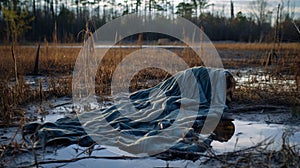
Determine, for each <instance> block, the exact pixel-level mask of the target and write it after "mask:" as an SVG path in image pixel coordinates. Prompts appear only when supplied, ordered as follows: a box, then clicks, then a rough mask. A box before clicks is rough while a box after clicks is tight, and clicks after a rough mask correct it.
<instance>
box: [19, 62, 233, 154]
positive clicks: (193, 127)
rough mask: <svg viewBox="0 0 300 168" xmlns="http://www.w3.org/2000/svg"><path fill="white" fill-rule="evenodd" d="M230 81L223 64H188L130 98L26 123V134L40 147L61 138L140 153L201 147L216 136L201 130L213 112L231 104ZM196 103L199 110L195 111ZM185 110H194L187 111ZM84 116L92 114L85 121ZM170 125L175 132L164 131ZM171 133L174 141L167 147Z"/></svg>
mask: <svg viewBox="0 0 300 168" xmlns="http://www.w3.org/2000/svg"><path fill="white" fill-rule="evenodd" d="M191 81H192V82H191ZM193 81H196V82H193ZM223 85H224V86H223ZM225 85H226V82H225V71H224V70H216V69H207V68H205V67H195V68H191V69H187V70H185V71H182V72H178V73H177V74H175V75H173V76H172V77H170V78H169V79H167V80H165V81H163V82H161V83H159V84H158V85H157V86H155V87H152V88H149V89H145V90H140V91H137V92H134V93H131V94H130V95H127V96H128V97H127V98H128V100H129V102H126V101H119V102H118V101H116V102H114V103H113V105H111V106H109V107H105V108H103V109H100V110H99V109H97V110H93V111H89V112H87V113H83V114H79V115H80V116H79V117H75V118H68V117H65V118H62V119H59V120H57V121H56V122H54V123H44V124H39V123H31V124H29V125H26V126H25V127H24V137H25V139H26V140H27V142H29V143H33V144H34V145H35V146H36V147H42V146H46V145H60V144H64V145H69V144H79V145H81V146H90V145H92V144H93V143H95V142H97V143H98V144H99V145H102V144H101V143H103V144H105V145H112V146H117V147H119V148H120V149H123V150H125V151H128V152H132V153H135V154H136V153H147V152H148V153H150V154H154V153H155V152H157V151H160V150H164V149H165V150H167V149H169V148H171V149H172V150H177V151H194V152H202V151H204V150H205V148H204V146H207V145H209V144H210V142H211V141H212V140H211V139H210V138H209V134H208V135H205V136H202V135H201V134H199V133H200V131H199V130H201V128H202V127H203V125H204V121H205V119H206V118H207V115H208V114H209V115H212V116H220V115H222V112H223V110H225V109H226V108H227V106H226V105H225V99H226V98H225V97H226V95H225V94H226V93H225V92H226V91H225V90H226V86H225ZM224 88H225V89H224ZM183 92H185V93H183ZM120 100H123V99H122V98H120ZM128 104H131V105H132V106H133V107H134V108H135V110H134V111H133V112H130V110H132V107H129V106H128ZM195 108H196V112H194V111H193V109H195ZM220 109H221V110H220ZM182 111H184V112H187V113H190V114H192V115H189V114H188V115H182V114H181V113H182ZM210 111H211V112H210ZM95 116H97V117H95ZM185 117H186V118H185ZM84 118H88V120H86V121H84ZM177 120H179V121H178V122H177ZM99 121H100V124H98V123H99ZM173 125H176V128H175V127H174V128H173V127H172V126H173ZM111 129H112V130H111ZM167 129H169V133H170V132H172V134H164V131H165V130H167ZM178 130H184V133H185V134H183V136H178V135H177V134H182V133H180V132H178ZM91 131H93V132H91ZM116 132H117V134H116ZM174 132H175V133H174ZM127 135H128V136H127ZM131 137H133V138H131ZM172 138H173V141H175V142H174V144H173V145H172V146H168V147H166V148H165V146H166V144H167V143H169V142H168V140H169V139H172ZM174 139H175V140H174ZM199 144H203V145H199ZM140 148H143V150H141V149H140ZM149 150H150V151H149Z"/></svg>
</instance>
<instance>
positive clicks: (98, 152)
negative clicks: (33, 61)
mask: <svg viewBox="0 0 300 168" xmlns="http://www.w3.org/2000/svg"><path fill="white" fill-rule="evenodd" d="M72 106H73V105H72V99H71V98H68V97H62V98H56V99H53V100H49V101H48V102H44V103H43V104H30V105H27V106H24V107H23V108H24V109H26V111H27V115H28V116H29V118H30V115H34V114H36V113H38V115H37V118H35V120H36V121H34V122H39V123H45V122H55V121H56V120H57V119H59V118H63V117H66V116H70V115H74V113H73V112H72ZM41 108H43V109H42V110H41ZM42 111H47V113H42ZM257 115H260V116H262V117H261V119H257ZM276 115H277V117H279V118H289V117H292V116H291V114H287V113H286V112H285V111H283V112H282V113H280V112H278V111H277V112H276V113H275V114H273V113H272V112H271V111H270V112H269V113H262V112H256V113H249V114H244V113H237V114H232V117H233V118H234V120H233V121H231V122H232V124H233V125H234V127H233V129H232V128H230V131H233V132H232V135H231V137H230V138H228V139H226V140H224V141H213V142H212V143H211V144H210V145H211V150H212V151H213V152H215V153H216V154H225V153H226V152H233V151H238V150H241V149H245V148H248V147H251V146H254V145H256V144H258V143H260V142H262V141H264V140H272V141H274V142H273V143H272V144H271V145H269V146H268V149H270V150H279V149H280V147H281V144H282V140H283V139H282V138H283V136H285V137H288V139H289V143H290V144H291V145H297V146H299V144H300V126H299V125H297V124H296V125H295V124H291V123H289V124H286V123H282V124H275V122H274V123H270V122H267V119H268V118H272V117H273V116H275V117H276ZM33 120H34V119H33ZM17 130H18V128H17V127H10V128H8V129H7V128H0V141H1V144H7V143H9V142H10V140H11V138H12V137H13V136H14V135H15V132H16V131H17ZM227 131H228V130H227ZM15 141H22V137H21V131H20V130H19V132H18V134H17V136H16V137H15ZM124 153H125V154H126V152H124V151H122V152H120V149H118V148H115V147H110V146H101V144H100V145H95V146H94V147H93V148H92V150H88V149H87V148H86V147H80V146H79V145H76V144H73V145H70V146H61V147H58V148H56V147H46V148H45V149H37V150H35V151H34V152H33V150H30V149H29V150H28V151H23V152H22V153H19V154H15V155H14V156H13V157H6V158H5V159H4V160H5V161H4V162H5V163H6V165H7V166H9V167H15V166H25V167H26V166H28V165H33V164H34V160H35V158H34V157H35V156H37V160H38V161H39V162H47V161H50V163H45V164H42V166H43V167H57V166H58V167H61V166H62V167H86V166H87V165H89V167H98V166H99V165H101V167H102V166H103V167H141V166H143V167H168V166H169V167H173V166H174V167H185V166H187V167H198V166H199V165H201V164H202V161H204V160H205V159H206V158H205V157H203V158H201V157H200V158H199V159H198V160H197V161H190V160H172V161H165V160H161V159H157V158H154V157H149V158H140V159H120V158H117V157H118V156H119V157H122V156H123V155H124ZM93 156H95V157H97V156H103V157H104V158H93ZM128 156H131V155H130V154H128ZM105 157H107V158H105ZM110 157H111V158H110ZM114 157H116V158H115V159H114ZM73 158H84V159H79V160H76V161H73V162H67V163H55V162H54V163H51V161H55V160H69V159H73Z"/></svg>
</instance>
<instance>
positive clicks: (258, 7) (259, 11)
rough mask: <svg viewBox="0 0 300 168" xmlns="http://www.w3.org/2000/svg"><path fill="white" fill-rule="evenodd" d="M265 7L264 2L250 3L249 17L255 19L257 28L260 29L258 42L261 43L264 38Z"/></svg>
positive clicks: (264, 0)
mask: <svg viewBox="0 0 300 168" xmlns="http://www.w3.org/2000/svg"><path fill="white" fill-rule="evenodd" d="M267 6H268V3H267V1H266V0H255V1H253V2H251V9H252V11H251V15H252V16H253V17H254V18H255V20H256V22H257V24H258V26H259V28H260V38H259V42H262V40H263V37H264V24H265V23H266V21H267V16H268V15H267V13H268V11H267Z"/></svg>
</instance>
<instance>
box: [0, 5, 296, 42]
mask: <svg viewBox="0 0 300 168" xmlns="http://www.w3.org/2000/svg"><path fill="white" fill-rule="evenodd" d="M249 5H252V8H251V9H252V12H251V14H245V13H243V12H241V11H238V12H236V13H235V12H234V3H233V2H231V3H230V4H228V6H229V8H228V9H227V8H226V9H227V10H230V13H231V16H230V17H226V16H225V14H224V8H223V11H213V10H212V11H210V10H209V9H210V7H211V6H214V4H212V3H210V1H209V0H185V1H184V2H181V3H179V4H177V5H174V0H125V1H124V3H116V1H115V0H110V1H109V0H93V1H88V0H66V1H58V0H41V1H37V0H12V1H11V0H0V9H1V11H0V30H1V31H0V43H9V42H11V41H12V40H15V41H18V42H21V43H26V42H29V43H30V42H37V41H43V40H47V41H48V42H81V41H82V35H81V33H80V32H82V30H84V29H86V23H88V27H89V29H90V30H91V31H94V30H95V29H97V28H99V27H100V26H102V25H104V24H105V23H107V22H109V21H111V20H113V19H114V18H117V17H120V16H122V15H125V14H128V13H138V14H144V13H150V14H152V15H154V14H161V15H165V16H168V17H169V19H172V15H179V16H182V17H185V18H187V19H189V20H191V21H192V22H194V23H195V24H196V25H198V26H199V27H201V28H202V29H203V30H204V32H205V33H206V34H207V35H208V37H209V38H210V39H211V40H213V41H227V40H228V41H238V42H270V41H274V40H275V39H277V40H280V41H282V42H300V32H299V29H298V30H297V28H299V27H300V19H299V18H298V19H294V11H293V10H292V9H293V8H292V7H290V3H288V6H284V5H285V4H268V3H267V1H266V0H253V3H250V4H249ZM271 5H275V6H274V8H275V9H277V10H274V11H268V10H267V9H268V8H267V7H268V6H271ZM277 5H278V6H277ZM272 7H273V6H272ZM277 7H278V8H277ZM170 16H171V17H170ZM152 36H153V37H152ZM162 37H163V36H162ZM143 38H147V39H151V40H157V39H158V38H161V36H157V34H151V33H148V34H147V35H146V37H145V36H144V37H143Z"/></svg>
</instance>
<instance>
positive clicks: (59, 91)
mask: <svg viewBox="0 0 300 168" xmlns="http://www.w3.org/2000/svg"><path fill="white" fill-rule="evenodd" d="M215 46H216V48H217V50H218V51H219V54H220V56H221V58H222V59H223V64H224V67H225V68H234V69H237V71H235V72H233V74H234V75H235V78H237V79H242V78H245V77H246V82H243V83H241V82H238V83H237V89H236V91H235V95H234V97H235V101H236V102H238V103H247V104H257V103H263V104H265V103H267V104H279V105H287V106H292V107H298V106H299V104H300V98H299V91H300V89H299V87H300V84H299V83H300V82H299V81H300V77H299V76H300V69H299V67H300V55H299V50H300V49H299V47H298V46H299V44H298V43H287V44H281V45H280V50H279V51H278V54H277V55H278V59H277V60H276V61H275V60H273V62H272V65H270V66H264V65H263V63H264V60H265V58H266V54H267V53H268V51H270V50H271V49H272V46H273V45H272V44H248V43H244V44H215ZM80 49H81V48H80V47H78V46H76V47H74V46H72V45H70V44H68V45H63V46H59V45H57V44H52V45H49V44H48V43H47V42H44V43H43V44H42V45H41V48H40V51H39V52H40V53H39V66H38V67H39V69H38V72H35V74H36V73H37V74H38V75H40V76H45V77H46V78H47V81H46V82H42V81H39V80H36V81H35V83H36V84H35V87H32V86H30V84H29V83H28V82H26V79H25V77H26V76H30V75H33V73H32V72H33V71H34V70H35V71H37V70H36V69H34V68H35V66H36V65H35V55H36V51H37V46H16V47H15V56H16V58H17V59H18V62H17V63H18V64H17V68H18V77H19V80H20V81H19V85H16V81H15V80H14V78H13V77H14V74H15V73H14V61H13V59H11V57H10V56H9V55H10V47H9V46H0V71H1V72H2V73H1V74H0V76H1V79H0V104H1V106H0V115H1V118H2V120H1V121H0V125H6V124H7V125H10V124H12V121H15V119H17V118H18V117H19V116H22V115H23V114H22V113H23V112H22V111H21V110H18V105H20V104H26V103H28V102H32V101H43V100H45V99H47V98H49V97H59V96H70V95H71V92H72V90H71V86H72V78H71V75H72V71H73V68H74V64H75V61H76V58H77V56H78V54H79V51H80ZM138 49H139V48H112V49H110V50H108V52H107V53H106V54H105V56H104V59H102V61H101V63H99V64H100V65H101V66H99V67H98V71H97V74H96V79H95V83H96V94H97V95H108V94H110V84H111V78H112V75H113V73H114V70H115V68H116V66H117V65H118V64H119V63H120V62H121V60H122V59H124V58H125V57H126V55H128V54H130V53H132V52H134V51H137V50H138ZM172 52H174V53H176V54H177V55H178V56H180V57H181V58H182V59H183V60H184V61H185V62H187V64H188V65H189V66H190V67H193V66H199V65H203V63H202V61H201V60H200V59H199V57H198V56H197V55H196V53H195V52H194V51H192V50H191V49H189V48H183V49H172ZM243 69H246V70H247V69H248V71H247V72H246V73H242V72H241V71H239V70H243ZM261 70H263V72H261ZM124 73H126V72H124ZM36 76H37V75H36ZM169 76H170V74H168V73H167V72H165V71H163V70H159V69H155V68H148V69H145V70H142V71H140V72H139V74H138V75H136V76H134V78H133V79H132V81H131V87H130V90H131V91H135V90H138V89H142V88H147V87H151V86H153V85H155V84H157V83H159V82H161V81H162V80H164V79H166V78H167V77H169ZM147 80H148V81H149V80H152V82H150V83H149V82H148V83H147ZM285 81H286V82H285ZM45 85H46V86H45ZM19 118H20V117H19Z"/></svg>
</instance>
